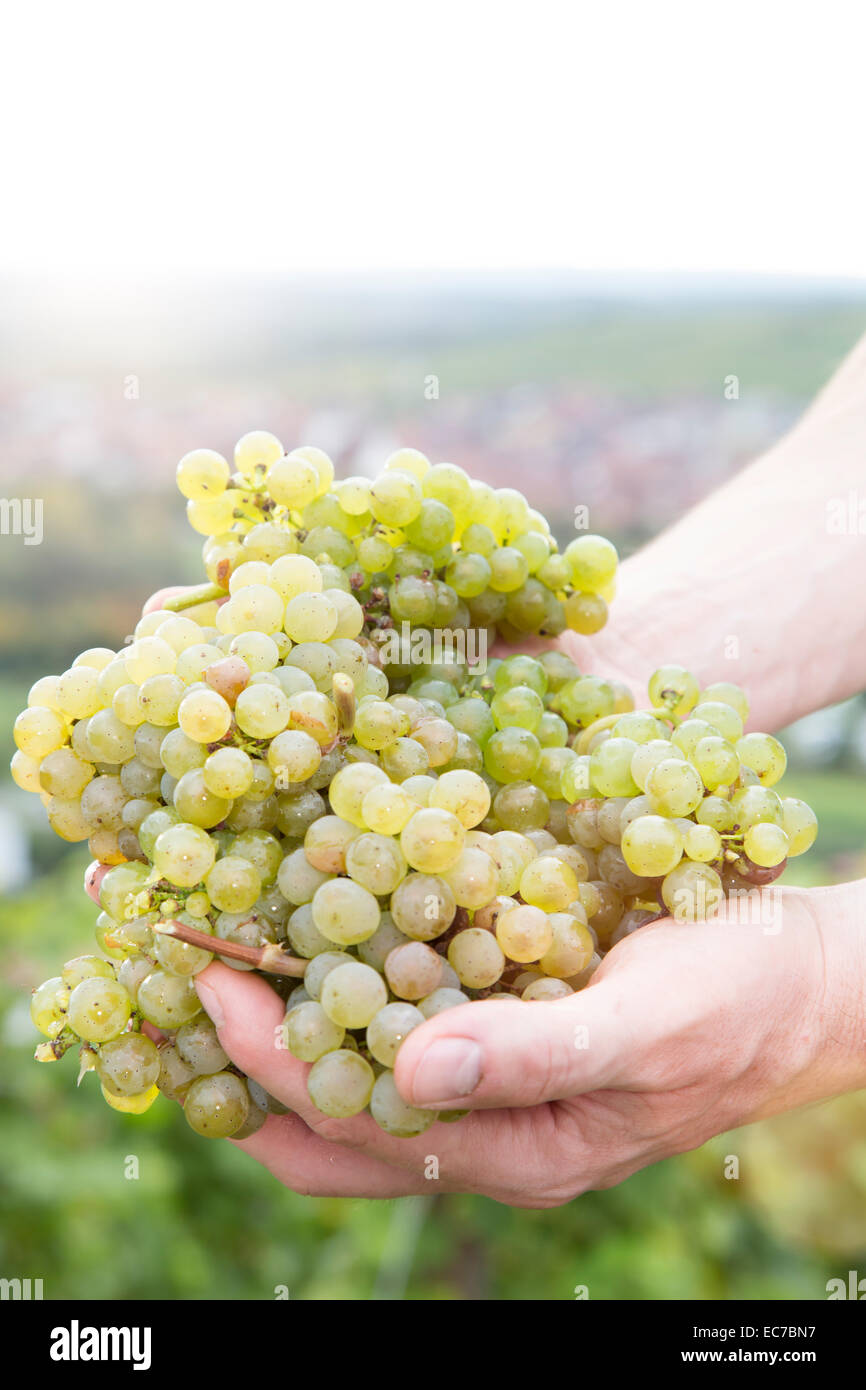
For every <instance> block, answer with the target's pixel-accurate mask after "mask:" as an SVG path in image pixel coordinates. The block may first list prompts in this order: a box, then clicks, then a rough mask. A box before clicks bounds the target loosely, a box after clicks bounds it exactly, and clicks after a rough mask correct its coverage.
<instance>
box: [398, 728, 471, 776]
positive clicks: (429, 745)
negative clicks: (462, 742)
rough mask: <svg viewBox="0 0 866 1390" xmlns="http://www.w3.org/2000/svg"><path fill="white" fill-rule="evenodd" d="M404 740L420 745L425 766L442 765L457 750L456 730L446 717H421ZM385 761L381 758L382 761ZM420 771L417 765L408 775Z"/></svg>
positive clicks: (447, 761)
mask: <svg viewBox="0 0 866 1390" xmlns="http://www.w3.org/2000/svg"><path fill="white" fill-rule="evenodd" d="M406 742H407V743H409V742H415V743H418V744H420V745H421V747H422V748H423V750H424V752H425V754H426V757H427V767H444V766H445V764H446V763H449V762H450V761H451V759H452V758H453V757H454V754H455V753H456V752H457V731H456V729H455V728H454V727H453V725H452V724H450V723H449V722H448V720H447V719H437V718H430V719H422V720H421V721H420V723H418V724H416V725H415V727H414V729H413V730H412V736H411V739H407V740H406ZM385 761H386V760H385V759H384V758H383V763H384V762H385ZM420 771H422V769H421V768H420V766H419V767H418V768H417V769H413V772H412V773H410V776H412V775H418V773H419V772H420Z"/></svg>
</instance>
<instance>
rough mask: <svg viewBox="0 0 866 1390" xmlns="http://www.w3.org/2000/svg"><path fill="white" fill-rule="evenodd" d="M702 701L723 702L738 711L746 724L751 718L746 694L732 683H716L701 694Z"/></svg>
mask: <svg viewBox="0 0 866 1390" xmlns="http://www.w3.org/2000/svg"><path fill="white" fill-rule="evenodd" d="M701 699H702V700H713V701H721V703H722V704H724V705H730V706H731V708H732V709H735V710H736V711H737V714H738V715H739V716H740V719H741V720H742V721H743V723H744V724H745V722H746V720H747V719H748V717H749V701H748V700H747V698H746V695H745V692H744V691H742V690H741V689H740V687H739V686H738V685H734V684H733V683H732V682H731V681H714V682H713V684H712V685H708V686H707V688H706V689H705V690H704V691H702V692H701Z"/></svg>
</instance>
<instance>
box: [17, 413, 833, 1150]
mask: <svg viewBox="0 0 866 1390" xmlns="http://www.w3.org/2000/svg"><path fill="white" fill-rule="evenodd" d="M234 461H235V472H234V473H231V471H230V469H229V465H228V463H227V462H226V460H225V459H224V458H223V457H222V456H221V455H219V454H217V453H214V452H213V451H210V450H196V451H194V452H193V453H191V454H188V455H186V456H185V457H184V458H183V459H182V460H181V462H180V464H179V465H178V470H177V473H178V484H179V487H180V490H181V492H182V493H183V495H184V496H185V497H186V498H187V499H188V500H187V510H188V515H189V520H190V522H191V524H192V525H193V527H194V528H195V529H196V530H197V531H199V532H200V533H201V534H203V535H204V536H205V537H206V539H205V542H204V552H203V553H204V565H205V570H206V575H207V583H205V584H203V585H202V586H201V588H200V589H197V590H194V591H191V592H189V593H187V594H184V595H183V596H182V597H180V598H178V599H176V600H173V601H170V602H169V603H167V604H166V605H165V607H164V608H163V609H161V610H159V611H158V612H151V613H148V614H147V615H146V616H145V617H143V618H142V619H141V621H140V622H139V623H138V625H137V627H136V629H135V633H134V635H133V636H132V638H131V639H130V640H129V642H128V643H127V644H126V645H125V646H124V647H123V648H122V649H121V650H120V651H119V652H115V651H112V650H110V649H108V648H97V649H92V650H90V651H87V652H84V653H82V655H81V656H79V657H78V658H77V659H76V661H75V662H74V663H73V665H72V667H71V668H70V669H69V670H68V671H66V672H64V673H63V674H62V675H60V676H46V677H44V678H43V679H41V680H39V681H37V682H36V684H35V685H34V686H33V688H32V690H31V691H30V696H29V699H28V706H27V709H26V710H24V711H23V712H22V713H21V714H20V715H19V717H18V719H17V720H16V723H15V740H16V743H17V746H18V752H17V753H16V754H15V756H14V758H13V760H12V773H13V776H14V778H15V780H16V782H17V783H18V785H19V786H21V787H22V788H24V789H25V790H28V791H32V792H35V793H36V794H37V795H39V796H40V798H41V799H42V801H43V803H44V804H45V806H46V809H47V812H48V818H49V821H50V823H51V825H52V827H53V828H54V830H55V831H56V832H57V834H58V835H60V836H61V837H63V838H64V839H66V840H73V841H76V840H86V841H87V842H88V845H89V848H90V850H91V853H92V855H93V857H94V858H95V859H96V860H98V861H99V863H100V864H102V865H105V866H109V867H108V872H107V873H105V875H104V878H103V879H102V882H101V886H100V889H99V903H100V907H101V912H100V914H99V917H98V919H97V922H96V927H95V934H96V940H97V943H98V945H99V947H100V950H101V952H102V954H101V955H96V954H93V955H84V956H80V957H77V958H75V959H73V960H70V961H68V962H67V963H66V964H65V965H64V966H63V969H62V970H61V972H60V974H59V975H58V976H56V977H54V978H52V979H50V980H47V981H46V982H45V983H44V984H42V985H40V986H39V988H38V989H37V990H36V991H35V992H34V995H33V1000H32V1017H33V1021H34V1023H35V1025H36V1027H37V1028H38V1029H39V1031H40V1032H41V1033H42V1034H43V1035H44V1037H45V1038H46V1040H47V1041H45V1042H43V1043H41V1044H40V1045H39V1047H38V1048H37V1053H36V1055H37V1058H38V1059H39V1060H41V1061H53V1060H55V1059H57V1058H59V1057H60V1056H62V1055H63V1053H64V1052H66V1051H67V1050H68V1049H69V1048H71V1047H78V1048H79V1055H80V1061H81V1068H82V1071H89V1070H93V1071H95V1072H96V1075H97V1077H98V1079H99V1082H100V1084H101V1088H102V1094H103V1095H104V1097H105V1099H106V1101H107V1102H108V1104H109V1105H111V1106H113V1107H114V1108H116V1109H119V1110H122V1111H127V1112H131V1113H140V1112H142V1111H144V1110H146V1109H147V1108H148V1107H149V1106H150V1105H151V1104H152V1103H153V1101H154V1100H155V1099H156V1097H157V1096H158V1095H159V1093H160V1092H162V1093H163V1094H165V1095H167V1096H168V1097H170V1098H171V1099H174V1100H177V1101H179V1102H180V1103H181V1104H182V1105H183V1109H184V1114H185V1116H186V1118H187V1120H188V1122H189V1124H190V1125H191V1126H192V1128H193V1129H194V1130H196V1131H197V1132H198V1133H200V1134H203V1135H206V1136H210V1137H227V1136H234V1137H235V1138H243V1137H246V1136H248V1135H250V1134H253V1133H255V1131H256V1130H257V1129H258V1128H259V1127H260V1126H261V1125H262V1124H263V1123H264V1121H265V1119H266V1117H267V1114H268V1113H269V1112H273V1111H278V1110H279V1109H281V1108H282V1107H280V1106H279V1104H278V1102H276V1101H275V1100H274V1099H273V1098H272V1097H270V1096H268V1095H267V1094H266V1092H265V1091H264V1090H263V1089H262V1088H261V1087H260V1086H259V1085H258V1084H257V1083H256V1082H254V1081H253V1080H250V1079H248V1078H246V1077H244V1076H243V1075H242V1074H241V1073H240V1072H239V1071H238V1069H237V1068H236V1067H234V1066H233V1065H232V1063H231V1062H230V1060H229V1058H228V1057H227V1056H226V1054H225V1052H224V1050H223V1048H222V1047H221V1045H220V1042H219V1038H218V1036H217V1034H216V1030H215V1029H214V1026H213V1024H212V1023H211V1022H210V1020H209V1019H208V1018H207V1016H206V1015H205V1014H204V1013H203V1012H202V1010H201V1006H200V1003H199V998H198V994H197V992H196V988H195V977H196V975H197V974H198V973H199V972H200V971H201V970H203V969H204V968H205V966H206V965H208V964H209V963H210V961H212V960H213V959H214V957H215V956H218V957H220V958H221V959H223V960H224V961H225V962H226V963H227V964H228V965H230V966H232V967H234V968H236V969H238V970H257V971H259V972H260V973H261V974H262V975H263V977H264V978H266V979H267V980H268V981H269V982H270V983H271V985H272V986H273V988H274V989H275V990H276V991H277V993H278V994H279V995H280V996H281V998H282V999H283V1000H284V1001H285V1018H284V1022H283V1024H282V1028H281V1030H280V1036H279V1038H278V1039H277V1044H278V1045H279V1046H281V1047H284V1048H285V1049H286V1050H288V1052H290V1053H291V1054H292V1055H293V1056H294V1057H296V1058H298V1059H299V1060H300V1061H302V1062H304V1063H307V1064H309V1075H308V1081H307V1085H308V1090H309V1094H310V1097H311V1099H312V1101H313V1103H314V1104H315V1105H316V1106H317V1107H318V1109H319V1110H320V1111H322V1112H323V1113H324V1114H326V1115H329V1116H332V1117H335V1118H345V1117H348V1116H351V1115H355V1114H357V1113H359V1112H360V1111H362V1110H364V1109H366V1108H369V1111H370V1113H371V1114H372V1116H373V1118H374V1119H375V1121H376V1122H377V1123H378V1124H379V1125H380V1126H381V1128H382V1129H383V1130H385V1131H386V1132H388V1133H390V1134H395V1135H401V1136H409V1135H415V1134H420V1133H422V1132H423V1131H424V1130H425V1129H427V1128H428V1127H429V1126H430V1125H431V1124H432V1123H433V1122H434V1120H436V1119H437V1118H442V1119H453V1118H455V1114H454V1112H450V1113H446V1114H442V1115H441V1116H437V1114H436V1112H434V1111H432V1110H421V1109H418V1108H416V1107H413V1106H410V1105H407V1104H406V1102H405V1101H404V1100H403V1099H402V1098H401V1096H400V1094H399V1092H398V1090H397V1088H396V1086H395V1083H394V1079H393V1068H394V1065H395V1061H396V1057H397V1053H398V1051H399V1048H400V1046H401V1044H402V1042H403V1040H404V1038H405V1037H406V1036H407V1034H408V1033H409V1032H411V1030H412V1029H413V1028H416V1027H417V1026H418V1025H419V1024H421V1023H423V1022H424V1021H425V1019H428V1018H431V1017H433V1015H435V1014H437V1013H440V1012H442V1011H443V1010H446V1009H451V1008H456V1007H459V1006H460V1005H461V1004H464V1003H468V1002H469V1001H470V1000H485V999H498V1000H510V1001H513V1002H515V1003H522V1002H523V1001H527V1002H530V1003H531V1002H532V1001H534V1000H557V999H560V998H564V997H566V996H567V995H570V994H572V993H574V992H575V991H576V990H580V989H582V988H584V987H585V986H586V985H587V984H588V983H589V981H590V980H591V978H592V975H593V973H594V971H595V970H596V969H597V967H598V966H599V964H600V962H601V960H602V958H603V957H604V955H605V954H606V952H607V951H608V950H610V949H611V948H612V947H614V946H615V945H616V944H617V942H619V941H620V940H622V938H623V937H625V936H627V935H628V934H630V933H631V932H633V931H636V930H638V929H640V928H641V927H642V926H644V925H645V924H646V923H648V922H650V921H653V920H654V919H656V918H659V917H661V916H665V915H668V914H670V915H672V916H673V917H675V918H676V919H677V920H680V921H694V920H696V919H698V918H705V917H707V916H710V915H712V914H713V913H714V912H715V911H716V910H717V909H718V907H719V905H720V903H721V902H722V901H723V900H724V898H725V896H726V895H730V894H731V893H732V892H733V891H735V890H739V889H746V890H747V891H748V890H753V889H754V886H755V885H763V884H767V883H770V882H772V881H773V879H775V878H776V877H778V875H779V874H780V873H781V872H782V870H783V868H784V865H785V863H786V860H787V858H788V857H789V856H792V855H797V854H802V853H803V852H804V851H805V850H806V849H808V848H809V846H810V845H811V844H812V842H813V840H814V838H815V835H816V833H817V822H816V819H815V816H814V814H813V812H812V811H811V810H810V808H809V807H808V806H807V805H806V804H805V803H804V802H802V801H800V800H798V799H796V798H791V797H788V798H782V797H780V796H779V794H778V793H777V792H776V791H775V790H774V787H775V785H776V783H777V782H778V781H779V779H780V777H781V776H782V773H783V772H784V770H785V753H784V750H783V748H782V746H781V744H780V743H779V742H778V741H777V740H776V739H775V738H772V737H771V736H769V735H767V734H761V733H748V734H745V733H744V731H743V726H744V721H745V720H746V718H747V715H748V706H747V702H746V698H745V696H744V694H743V692H742V691H741V690H740V689H739V688H738V687H736V686H734V685H731V684H728V683H724V682H723V683H717V684H715V685H712V686H709V687H708V688H706V689H705V690H703V691H702V690H701V689H700V687H699V685H698V682H697V681H696V680H695V678H694V677H693V676H692V675H691V674H690V673H689V672H687V671H686V670H684V669H683V668H681V667H677V666H667V667H663V668H662V669H661V670H659V671H657V672H656V673H655V675H654V676H653V677H652V680H651V681H650V686H649V693H650V700H651V708H650V709H649V710H645V711H638V710H635V708H634V700H633V698H632V696H631V694H630V693H629V691H628V689H627V688H626V687H625V686H623V685H621V684H619V683H618V682H615V681H609V680H605V679H603V678H601V677H598V676H593V675H588V674H585V673H582V672H580V671H579V670H578V669H577V667H576V665H575V663H574V662H573V661H572V660H571V659H570V658H569V657H568V656H567V655H566V654H565V652H563V651H562V650H559V649H557V648H556V647H553V646H551V647H550V648H549V649H547V650H544V651H542V652H541V654H540V655H538V656H529V655H525V654H519V653H517V654H514V655H510V656H507V657H505V658H501V657H495V658H492V659H491V660H490V661H489V662H486V663H480V664H476V665H474V666H473V665H471V664H470V663H468V662H467V661H466V660H465V659H462V658H461V649H460V648H459V647H458V648H457V649H456V650H455V647H454V644H453V642H452V643H449V644H446V645H445V646H443V645H442V644H441V643H440V644H439V645H437V646H435V648H433V649H432V652H431V649H430V644H429V642H428V643H427V645H426V646H425V644H424V642H423V640H422V641H418V640H417V639H419V638H421V639H423V638H424V637H427V638H430V637H431V636H432V635H433V634H442V633H443V632H444V633H445V634H447V635H449V636H450V637H451V638H454V636H455V634H456V635H458V636H459V634H461V633H464V634H466V633H468V632H473V633H475V634H476V635H478V634H480V635H482V636H483V638H484V642H485V643H492V642H493V640H494V639H495V638H496V637H499V638H504V639H505V641H510V642H515V641H519V640H520V638H521V636H522V635H524V634H539V635H541V636H547V637H555V636H557V635H558V634H559V633H561V632H562V631H563V629H564V628H565V627H570V628H572V629H573V630H575V631H577V632H580V633H592V632H595V631H597V630H598V629H599V628H600V627H601V626H602V625H603V624H604V622H605V620H606V617H607V601H608V600H609V599H610V598H611V597H612V594H613V585H614V577H615V571H616V565H617V556H616V551H615V549H614V547H613V546H612V545H611V544H610V542H608V541H606V540H604V539H603V538H602V537H600V536H592V535H582V536H580V537H579V538H578V539H576V540H574V541H572V543H571V544H570V545H569V546H568V547H567V548H566V549H565V551H564V552H563V553H562V554H560V553H559V551H558V550H557V548H556V544H555V542H554V541H553V540H552V538H551V536H550V532H549V529H548V527H547V524H546V522H545V521H544V518H543V517H541V516H540V515H539V514H538V513H537V512H534V511H532V510H531V509H530V508H529V506H528V505H527V503H526V500H525V499H524V498H523V497H522V496H521V495H520V494H519V493H517V492H514V491H513V490H511V489H500V490H494V489H492V488H490V487H488V486H487V485H486V484H484V483H479V482H475V481H472V480H471V479H470V478H469V477H468V476H467V475H466V474H465V473H464V472H463V471H462V470H461V469H459V468H457V467H455V466H454V465H452V464H446V463H442V464H436V465H433V466H431V465H430V463H429V462H428V460H427V459H426V458H425V457H424V456H423V455H422V454H420V453H418V452H417V451H415V450H410V449H403V450H400V451H399V452H398V453H397V454H395V455H393V456H392V457H391V458H390V459H388V461H387V463H386V464H385V467H384V469H383V471H382V472H381V473H380V474H379V476H378V477H377V478H376V479H374V480H370V479H368V478H360V477H357V478H348V479H346V480H345V481H343V482H335V481H334V469H333V466H332V464H331V461H330V459H329V458H328V457H327V456H326V455H325V454H323V453H322V452H321V450H318V449H314V448H302V449H297V450H294V451H293V452H291V453H288V454H286V453H285V451H284V449H283V447H282V445H281V444H280V442H279V441H278V440H277V439H276V438H275V437H274V436H273V435H271V434H268V433H265V432H263V431H256V432H254V433H252V434H248V435H245V436H244V437H243V438H242V439H241V440H240V441H239V443H238V445H237V447H236V450H235V460H234ZM398 630H399V631H400V633H401V634H402V635H403V636H405V634H406V632H408V642H405V641H403V640H402V639H401V642H399V643H398V644H396V646H395V644H394V642H393V641H392V640H391V639H392V638H393V636H394V634H395V632H396V631H398ZM476 649H478V650H481V651H482V652H483V651H484V649H485V648H484V644H483V643H479V644H478V646H477V648H476ZM419 654H420V659H419Z"/></svg>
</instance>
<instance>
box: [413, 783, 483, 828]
mask: <svg viewBox="0 0 866 1390" xmlns="http://www.w3.org/2000/svg"><path fill="white" fill-rule="evenodd" d="M404 786H405V783H404ZM429 805H430V806H434V807H437V808H438V809H439V810H442V811H449V812H450V813H451V814H452V815H454V816H456V817H457V819H458V820H459V822H460V824H461V825H462V826H464V828H465V829H467V830H471V829H472V828H473V827H474V826H476V825H480V824H481V822H482V821H483V820H484V818H485V816H486V815H487V813H488V811H489V810H490V788H489V787H488V786H487V783H486V782H485V781H484V778H483V777H479V775H478V773H477V772H470V771H468V770H464V769H457V770H456V771H454V772H443V773H442V775H441V777H439V778H438V780H437V781H436V782H435V784H434V785H433V787H432V788H431V791H430V802H429Z"/></svg>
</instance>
